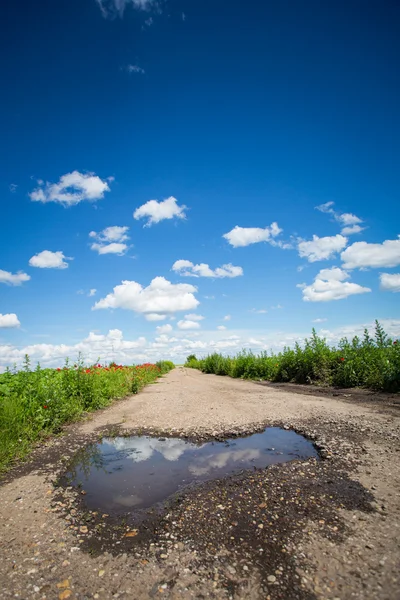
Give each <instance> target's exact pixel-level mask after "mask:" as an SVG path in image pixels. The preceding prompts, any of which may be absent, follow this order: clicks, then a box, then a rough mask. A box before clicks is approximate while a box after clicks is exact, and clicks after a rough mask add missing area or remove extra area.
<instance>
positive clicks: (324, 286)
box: [297, 267, 371, 302]
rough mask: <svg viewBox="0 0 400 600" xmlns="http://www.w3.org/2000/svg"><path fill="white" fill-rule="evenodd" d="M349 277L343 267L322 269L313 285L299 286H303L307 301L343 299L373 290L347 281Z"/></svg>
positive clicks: (304, 297)
mask: <svg viewBox="0 0 400 600" xmlns="http://www.w3.org/2000/svg"><path fill="white" fill-rule="evenodd" d="M349 277H350V275H349V274H348V273H347V272H346V271H344V270H343V269H339V268H338V267H332V268H331V269H322V270H321V271H320V272H319V273H318V275H317V276H316V277H315V280H314V282H313V283H312V284H311V285H305V284H300V285H298V286H297V287H300V288H302V290H303V300H305V301H306V302H329V301H330V300H342V299H343V298H347V297H348V296H352V295H354V294H365V293H366V292H370V291H371V290H370V288H367V287H362V286H361V285H358V284H357V283H350V282H348V281H345V280H346V279H349Z"/></svg>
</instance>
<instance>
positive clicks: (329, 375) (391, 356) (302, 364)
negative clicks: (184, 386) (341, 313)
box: [185, 321, 400, 392]
mask: <svg viewBox="0 0 400 600" xmlns="http://www.w3.org/2000/svg"><path fill="white" fill-rule="evenodd" d="M185 366H187V367H191V368H194V369H199V370H200V371H203V372H204V373H214V374H216V375H230V376H231V377H241V378H243V379H263V380H269V381H282V382H294V383H301V384H307V383H308V384H315V385H335V386H338V387H353V386H361V387H368V388H372V389H375V390H383V391H388V392H398V391H400V343H398V340H392V339H390V338H389V337H388V335H387V334H386V333H385V331H384V330H383V328H382V326H381V325H380V324H379V323H378V321H376V323H375V336H374V338H372V337H370V335H369V333H368V331H367V330H365V331H364V336H363V339H362V340H360V339H359V338H358V337H357V336H355V337H354V338H353V339H352V340H351V341H349V340H348V339H347V338H343V339H342V340H340V342H339V344H338V347H337V348H335V347H331V346H329V345H328V344H327V342H326V340H325V339H324V338H321V337H319V336H318V335H317V333H316V331H315V330H314V329H313V330H312V334H311V337H310V338H309V339H306V340H305V341H304V345H303V346H301V345H300V344H298V343H296V344H295V345H294V348H284V349H283V351H282V352H279V353H278V354H273V353H271V354H267V352H262V353H261V354H258V355H255V354H253V353H252V352H249V351H247V350H243V351H242V352H239V353H238V354H237V355H236V356H234V357H228V356H223V355H222V354H217V353H214V354H210V355H208V356H206V357H205V358H203V359H200V360H198V359H197V358H196V357H195V356H194V355H191V356H188V358H187V361H186V364H185Z"/></svg>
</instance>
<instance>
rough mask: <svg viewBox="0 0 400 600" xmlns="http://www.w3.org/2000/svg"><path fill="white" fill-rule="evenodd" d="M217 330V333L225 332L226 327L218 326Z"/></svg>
mask: <svg viewBox="0 0 400 600" xmlns="http://www.w3.org/2000/svg"><path fill="white" fill-rule="evenodd" d="M217 329H218V331H225V330H226V327H225V325H218V327H217Z"/></svg>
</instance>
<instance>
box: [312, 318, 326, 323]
mask: <svg viewBox="0 0 400 600" xmlns="http://www.w3.org/2000/svg"><path fill="white" fill-rule="evenodd" d="M327 320H328V319H313V320H312V323H325V321H327Z"/></svg>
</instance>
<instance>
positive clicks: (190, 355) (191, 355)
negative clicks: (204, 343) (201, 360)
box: [186, 354, 197, 363]
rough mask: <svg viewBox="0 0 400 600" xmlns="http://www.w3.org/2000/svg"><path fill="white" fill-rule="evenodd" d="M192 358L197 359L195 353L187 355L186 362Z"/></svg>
mask: <svg viewBox="0 0 400 600" xmlns="http://www.w3.org/2000/svg"><path fill="white" fill-rule="evenodd" d="M192 360H197V358H196V355H195V354H189V356H188V357H187V359H186V362H187V363H189V362H190V361H192Z"/></svg>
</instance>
